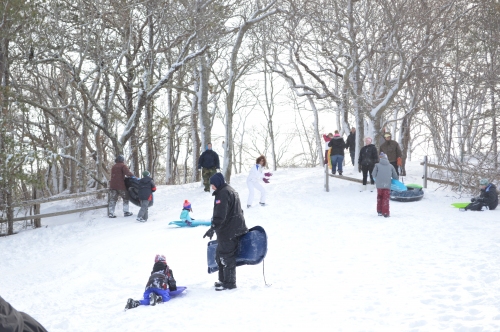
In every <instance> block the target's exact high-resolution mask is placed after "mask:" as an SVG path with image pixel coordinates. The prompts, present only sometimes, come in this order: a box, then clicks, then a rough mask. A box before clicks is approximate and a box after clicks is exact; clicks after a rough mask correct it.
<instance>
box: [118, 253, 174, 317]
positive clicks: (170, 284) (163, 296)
mask: <svg viewBox="0 0 500 332" xmlns="http://www.w3.org/2000/svg"><path fill="white" fill-rule="evenodd" d="M181 288H182V287H181ZM175 290H177V283H176V281H175V279H174V274H173V272H172V270H171V269H170V267H169V266H168V265H167V260H166V259H165V256H164V255H156V256H155V264H154V265H153V271H151V275H150V277H149V280H148V283H147V284H146V290H145V291H144V296H143V297H144V298H143V299H142V300H134V299H132V298H130V299H128V300H127V304H126V306H125V310H127V309H133V308H136V307H138V306H140V305H156V304H157V303H163V302H167V301H168V300H170V292H173V291H175Z"/></svg>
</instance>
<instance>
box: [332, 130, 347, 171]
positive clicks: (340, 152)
mask: <svg viewBox="0 0 500 332" xmlns="http://www.w3.org/2000/svg"><path fill="white" fill-rule="evenodd" d="M328 146H329V147H331V148H332V151H331V152H330V159H331V160H332V174H335V173H336V171H337V167H338V168H339V175H342V163H343V162H344V148H345V142H344V139H343V138H342V137H341V136H340V134H339V131H338V130H335V134H333V138H332V139H331V140H330V142H329V143H328Z"/></svg>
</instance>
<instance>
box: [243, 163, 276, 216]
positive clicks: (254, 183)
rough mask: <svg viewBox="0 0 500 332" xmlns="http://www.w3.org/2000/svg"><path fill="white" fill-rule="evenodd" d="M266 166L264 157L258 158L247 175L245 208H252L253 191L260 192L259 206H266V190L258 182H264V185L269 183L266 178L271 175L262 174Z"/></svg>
mask: <svg viewBox="0 0 500 332" xmlns="http://www.w3.org/2000/svg"><path fill="white" fill-rule="evenodd" d="M265 166H266V157H264V156H262V155H261V156H259V158H257V160H256V164H255V165H253V166H252V168H250V174H248V178H247V186H248V191H249V194H248V201H247V208H249V207H251V206H252V203H253V195H254V191H255V189H257V190H258V191H260V201H259V204H260V205H262V206H264V205H266V189H264V187H263V186H262V184H261V183H260V181H264V182H265V183H269V179H268V177H270V176H272V175H273V174H272V173H269V172H267V173H264V167H265Z"/></svg>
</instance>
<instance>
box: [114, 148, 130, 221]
mask: <svg viewBox="0 0 500 332" xmlns="http://www.w3.org/2000/svg"><path fill="white" fill-rule="evenodd" d="M124 161H125V158H123V156H122V155H119V156H118V157H116V159H115V163H116V164H114V165H113V167H112V168H111V180H109V203H108V216H109V217H110V218H116V215H115V206H116V202H117V201H118V197H121V198H122V199H123V215H124V216H125V217H128V216H131V215H133V213H132V212H130V211H129V204H128V202H129V197H128V192H127V187H125V177H126V176H128V177H134V174H133V173H132V172H131V171H130V170H129V169H128V167H127V166H126V165H125V164H124Z"/></svg>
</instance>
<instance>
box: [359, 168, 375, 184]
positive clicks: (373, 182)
mask: <svg viewBox="0 0 500 332" xmlns="http://www.w3.org/2000/svg"><path fill="white" fill-rule="evenodd" d="M374 167H375V165H362V166H361V171H362V172H363V185H366V182H367V180H368V173H370V184H375V181H374V180H373V177H372V172H373V168H374Z"/></svg>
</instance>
